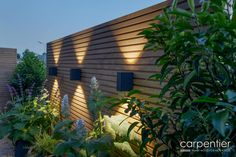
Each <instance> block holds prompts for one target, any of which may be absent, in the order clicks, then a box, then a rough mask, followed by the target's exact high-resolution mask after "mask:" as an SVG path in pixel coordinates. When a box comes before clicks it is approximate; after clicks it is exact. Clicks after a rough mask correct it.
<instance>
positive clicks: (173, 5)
mask: <svg viewBox="0 0 236 157" xmlns="http://www.w3.org/2000/svg"><path fill="white" fill-rule="evenodd" d="M177 4H178V0H173V2H172V6H171V7H172V8H173V9H174V8H176V7H177Z"/></svg>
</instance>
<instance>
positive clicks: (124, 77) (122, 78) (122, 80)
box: [116, 72, 133, 91]
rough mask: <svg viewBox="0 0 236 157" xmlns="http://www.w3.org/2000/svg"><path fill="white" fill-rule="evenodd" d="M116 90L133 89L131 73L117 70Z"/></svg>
mask: <svg viewBox="0 0 236 157" xmlns="http://www.w3.org/2000/svg"><path fill="white" fill-rule="evenodd" d="M116 89H117V91H130V90H132V89H133V73H132V72H117V85H116Z"/></svg>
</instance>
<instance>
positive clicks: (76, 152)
mask: <svg viewBox="0 0 236 157" xmlns="http://www.w3.org/2000/svg"><path fill="white" fill-rule="evenodd" d="M74 124H75V125H76V126H75V127H73V125H74ZM53 138H55V139H58V140H59V142H58V144H57V145H56V148H55V151H54V152H53V154H54V155H56V156H64V155H67V156H71V157H77V156H88V155H86V153H87V152H86V138H87V129H86V128H85V126H84V122H83V120H81V119H80V120H77V121H76V122H75V121H72V120H69V119H65V120H62V121H61V122H59V123H58V124H57V125H56V126H55V130H54V133H53Z"/></svg>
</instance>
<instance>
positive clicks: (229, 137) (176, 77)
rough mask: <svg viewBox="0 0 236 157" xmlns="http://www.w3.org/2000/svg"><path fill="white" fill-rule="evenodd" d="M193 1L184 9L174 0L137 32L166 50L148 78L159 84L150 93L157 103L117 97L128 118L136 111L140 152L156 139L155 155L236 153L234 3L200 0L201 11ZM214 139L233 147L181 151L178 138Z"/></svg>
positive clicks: (155, 48)
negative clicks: (138, 120)
mask: <svg viewBox="0 0 236 157" xmlns="http://www.w3.org/2000/svg"><path fill="white" fill-rule="evenodd" d="M194 2H195V1H193V0H188V6H189V8H190V10H189V11H188V10H183V9H181V8H178V7H177V4H178V1H177V0H174V1H173V5H172V7H170V8H168V9H166V10H165V11H164V13H163V14H161V15H159V16H157V17H156V20H158V22H157V23H153V24H151V27H150V28H149V29H146V30H144V31H143V32H142V33H141V35H143V36H144V37H145V38H146V39H147V40H148V42H147V44H146V46H145V49H149V50H153V51H155V52H156V51H158V50H160V49H161V50H163V51H164V52H163V54H162V55H161V56H160V57H159V58H158V59H157V60H156V65H157V66H158V67H159V68H160V72H159V73H156V74H154V75H152V76H151V78H152V79H155V80H157V81H159V82H160V84H162V85H163V88H162V90H161V92H160V93H156V94H154V95H153V97H156V98H159V100H160V101H159V102H158V103H157V104H158V105H159V106H160V107H153V106H151V105H150V104H148V102H146V101H143V100H140V99H138V98H136V97H135V95H132V94H135V92H131V93H130V94H129V95H128V96H129V97H127V98H123V99H121V100H120V103H127V104H128V109H127V110H126V111H127V112H128V113H130V116H134V115H135V114H138V115H139V117H140V122H141V124H142V125H141V127H140V129H141V132H142V145H141V150H144V149H145V148H146V146H147V145H148V144H150V143H151V142H154V143H155V145H154V149H153V156H156V155H157V154H158V155H164V156H213V155H214V156H235V155H236V152H235V145H236V136H235V135H236V101H235V96H236V95H235V94H236V86H235V85H236V82H235V80H236V79H235V77H236V75H235V74H236V64H235V61H236V55H235V54H236V46H235V45H236V2H235V1H234V0H233V1H231V3H229V1H227V0H212V1H201V3H200V5H201V6H200V8H199V9H195V7H196V6H195V4H194ZM136 92H137V91H136ZM161 106H165V107H161ZM137 124H138V123H133V125H132V127H131V129H132V128H134V126H135V125H137ZM216 140H221V141H223V140H224V141H228V142H230V143H231V145H230V147H229V148H227V149H221V150H222V151H219V150H217V149H215V150H213V151H211V150H210V149H212V148H208V149H207V150H205V151H191V152H189V153H184V152H181V151H180V150H181V147H180V142H181V141H216Z"/></svg>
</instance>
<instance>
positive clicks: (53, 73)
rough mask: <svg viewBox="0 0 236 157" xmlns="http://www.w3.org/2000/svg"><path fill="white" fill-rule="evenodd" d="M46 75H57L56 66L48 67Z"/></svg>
mask: <svg viewBox="0 0 236 157" xmlns="http://www.w3.org/2000/svg"><path fill="white" fill-rule="evenodd" d="M48 75H50V76H57V67H49V69H48Z"/></svg>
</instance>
